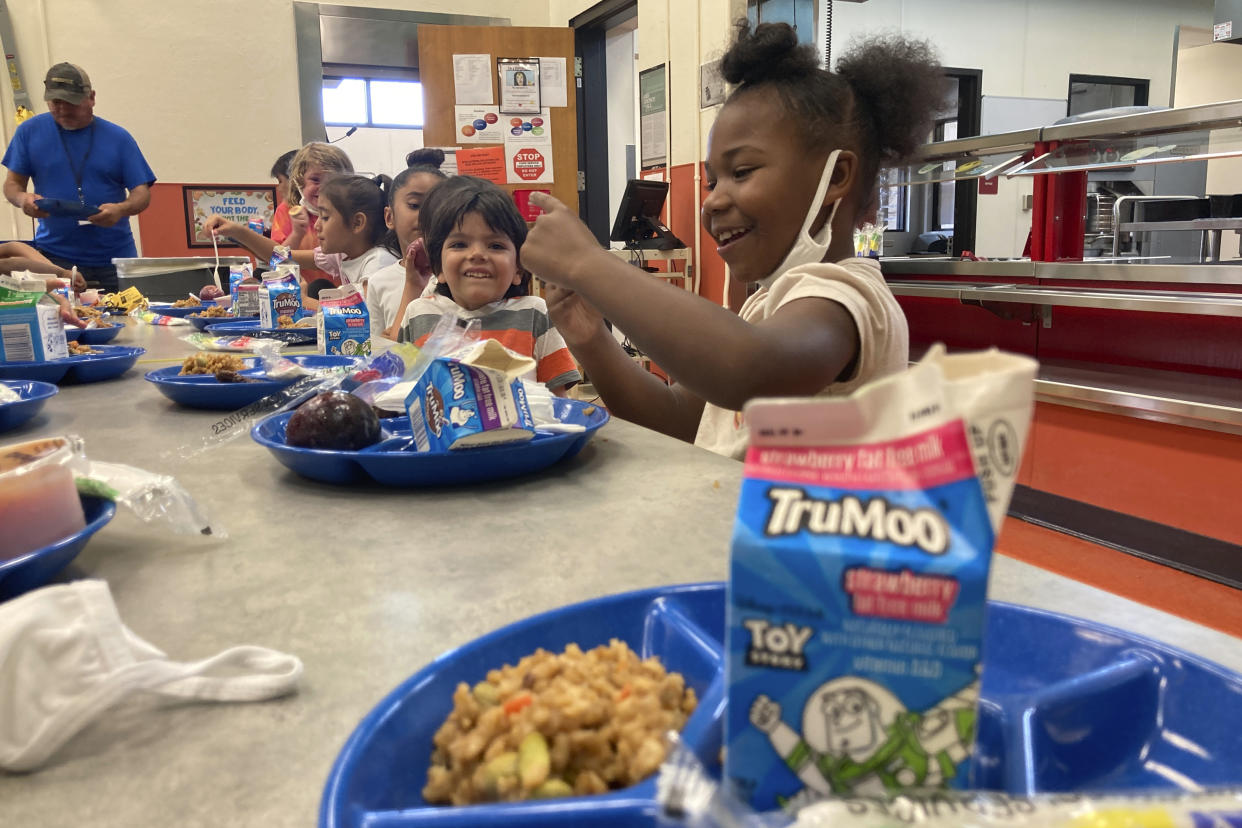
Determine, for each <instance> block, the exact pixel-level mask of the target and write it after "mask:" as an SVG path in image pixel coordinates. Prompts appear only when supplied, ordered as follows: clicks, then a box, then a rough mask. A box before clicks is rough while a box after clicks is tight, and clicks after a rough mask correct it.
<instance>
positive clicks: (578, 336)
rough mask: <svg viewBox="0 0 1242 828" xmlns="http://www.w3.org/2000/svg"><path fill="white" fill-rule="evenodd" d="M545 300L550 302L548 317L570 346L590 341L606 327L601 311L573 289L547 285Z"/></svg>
mask: <svg viewBox="0 0 1242 828" xmlns="http://www.w3.org/2000/svg"><path fill="white" fill-rule="evenodd" d="M544 300H545V301H546V302H547V303H548V318H549V319H551V320H552V324H553V325H555V326H556V329H557V330H558V331H560V332H561V336H562V337H563V338H564V339H565V344H566V345H568V346H569V347H570V348H573V347H574V346H575V345H585V344H586V343H587V342H590V341H591V339H592V337H594V336H597V335H598V334H599V331H600V329H601V328H603V327H604V317H603V316H602V315H600V312H599V311H597V310H596V309H595V307H594V306H593V305H592V304H591V303H590V302H588V301H587V300H585V299H583V298H582V297H581V296H579V295H578V294H576V293H574V292H573V291H572V290H566V289H565V288H563V287H557V286H556V285H547V286H546V288H545V290H544Z"/></svg>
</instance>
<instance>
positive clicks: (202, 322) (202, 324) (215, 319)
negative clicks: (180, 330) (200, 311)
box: [185, 316, 259, 331]
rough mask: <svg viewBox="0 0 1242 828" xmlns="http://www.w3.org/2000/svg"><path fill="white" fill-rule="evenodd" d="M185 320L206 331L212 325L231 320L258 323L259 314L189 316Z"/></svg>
mask: <svg viewBox="0 0 1242 828" xmlns="http://www.w3.org/2000/svg"><path fill="white" fill-rule="evenodd" d="M185 321H187V322H189V323H190V324H191V325H193V326H194V327H195V328H197V329H198V330H200V331H205V330H207V328H208V327H209V326H211V325H224V324H227V323H231V322H249V323H258V321H259V317H257V316H187V317H186V318H185Z"/></svg>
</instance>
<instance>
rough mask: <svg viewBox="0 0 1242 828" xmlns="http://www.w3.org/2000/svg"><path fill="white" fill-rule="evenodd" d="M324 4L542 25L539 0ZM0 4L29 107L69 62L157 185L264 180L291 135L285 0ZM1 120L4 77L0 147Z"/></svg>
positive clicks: (8, 97)
mask: <svg viewBox="0 0 1242 828" xmlns="http://www.w3.org/2000/svg"><path fill="white" fill-rule="evenodd" d="M333 2H335V3H337V4H338V5H352V6H366V7H375V8H391V9H403V10H409V11H420V12H438V13H454V14H471V15H481V16H499V17H508V18H510V20H511V21H512V22H513V24H514V25H520V26H541V25H546V24H547V22H548V12H547V9H546V8H545V7H544V6H543V5H542V4H539V3H501V2H498V1H497V0H369V1H368V0H333ZM8 8H9V11H10V13H11V15H12V19H13V28H14V32H15V34H16V40H17V48H18V52H19V55H20V57H21V62H22V69H23V74H24V80H25V83H26V85H27V87H28V88H29V89H30V90H31V93H32V97H34V98H35V99H36V106H35V109H36V111H37V112H43V111H46V108H45V107H44V106H43V104H42V100H41V99H42V88H43V86H42V80H43V76H44V74H45V73H46V72H47V69H48V67H49V66H51V65H52V64H53V63H56V62H58V61H62V60H68V61H71V62H73V63H77V64H79V65H81V66H82V67H83V68H84V69H86V71H87V72H88V73H89V74H90V76H91V80H92V82H93V84H94V86H95V88H96V90H97V106H96V113H97V114H98V115H100V116H101V117H104V118H107V119H108V120H111V121H116V122H117V123H119V124H121V125H122V126H124V127H125V128H126V129H128V130H129V131H130V132H131V133H132V134H133V135H134V137H135V138H136V139H137V141H138V144H139V146H140V147H142V150H143V153H144V154H145V155H146V157H147V161H148V162H149V163H150V164H151V167H152V169H154V170H155V174H156V175H157V176H158V177H159V178H160V179H161V180H163V181H170V182H228V183H231V182H262V181H266V180H267V178H268V176H267V173H268V170H269V169H271V165H272V162H273V161H274V160H275V159H276V157H277V156H279V155H280V154H281V153H282V152H285V151H286V150H288V149H290V148H292V147H296V146H298V145H299V143H300V140H301V128H300V120H299V110H298V91H297V58H296V46H295V42H294V30H293V0H207V2H191V0H39V2H32V1H30V0H26V1H25V2H10V3H9V4H8ZM6 46H8V44H6ZM12 116H13V101H12V94H11V90H10V89H9V84H7V83H5V84H0V124H2V125H3V126H2V127H0V139H2V140H3V141H5V142H6V143H7V141H8V139H9V137H10V136H11V134H12V123H13V117H12ZM351 140H352V139H351ZM3 206H4V207H5V209H4V210H3V211H2V212H0V234H3V235H5V236H10V235H20V236H23V237H27V238H28V237H29V236H30V223H29V221H28V220H25V219H24V218H22V220H21V222H20V224H19V223H18V222H17V218H18V216H19V215H20V214H18V213H17V211H15V210H12V209H11V208H8V207H7V205H3ZM6 225H7V226H6Z"/></svg>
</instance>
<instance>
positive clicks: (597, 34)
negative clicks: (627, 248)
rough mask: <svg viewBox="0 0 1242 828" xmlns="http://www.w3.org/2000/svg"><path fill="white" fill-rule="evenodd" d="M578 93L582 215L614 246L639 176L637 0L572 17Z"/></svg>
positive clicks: (617, 0)
mask: <svg viewBox="0 0 1242 828" xmlns="http://www.w3.org/2000/svg"><path fill="white" fill-rule="evenodd" d="M569 25H570V27H571V28H572V29H573V30H574V54H575V55H576V57H577V62H578V70H580V71H578V72H577V75H578V77H577V84H576V85H577V90H576V91H577V96H578V193H579V198H578V214H579V216H580V217H581V218H582V220H583V222H585V223H586V226H587V227H589V228H590V229H591V232H592V233H594V234H595V238H596V239H597V240H598V241H599V243H600V244H602V245H603V246H605V247H607V246H608V245H609V241H608V235H609V232H610V231H611V229H612V217H613V215H614V214H615V213H616V209H617V205H618V203H619V202H620V200H621V194H622V193H623V192H624V191H625V182H626V181H628V180H629V179H631V178H637V177H638V172H637V170H638V162H637V149H638V138H637V134H638V128H637V124H638V115H637V106H638V100H637V99H638V96H637V95H636V94H635V88H636V85H637V78H638V57H637V52H638V48H637V47H638V3H637V0H603V2H600V3H597V4H595V5H594V6H592V7H591V8H590V9H587V10H586V11H585V12H583V13H582V14H579V15H577V16H575V17H573V18H571V19H570V21H569Z"/></svg>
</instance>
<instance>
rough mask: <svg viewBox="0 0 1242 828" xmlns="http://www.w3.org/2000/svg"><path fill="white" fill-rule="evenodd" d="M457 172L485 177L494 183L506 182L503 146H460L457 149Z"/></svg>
mask: <svg viewBox="0 0 1242 828" xmlns="http://www.w3.org/2000/svg"><path fill="white" fill-rule="evenodd" d="M457 173H458V174H459V175H473V176H475V177H476V178H485V179H487V180H488V181H491V182H493V183H496V184H505V183H507V176H506V174H505V148H504V147H500V146H496V147H469V148H467V147H462V148H461V149H459V150H458V151H457Z"/></svg>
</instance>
